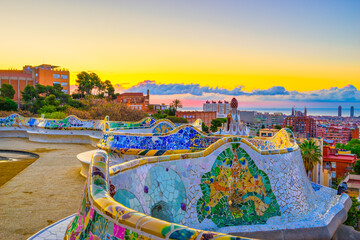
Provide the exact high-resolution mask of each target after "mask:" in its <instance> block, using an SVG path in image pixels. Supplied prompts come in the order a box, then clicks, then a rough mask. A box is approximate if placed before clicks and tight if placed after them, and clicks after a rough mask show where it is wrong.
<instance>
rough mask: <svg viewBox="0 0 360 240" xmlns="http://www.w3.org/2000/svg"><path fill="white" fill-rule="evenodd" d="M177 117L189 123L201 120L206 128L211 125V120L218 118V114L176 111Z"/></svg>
mask: <svg viewBox="0 0 360 240" xmlns="http://www.w3.org/2000/svg"><path fill="white" fill-rule="evenodd" d="M175 116H177V117H182V118H186V119H187V120H188V122H189V123H193V122H195V121H196V120H197V119H201V120H202V121H203V122H204V123H205V125H206V126H208V127H209V126H210V125H211V120H213V119H215V118H216V112H215V111H213V112H203V111H176V113H175Z"/></svg>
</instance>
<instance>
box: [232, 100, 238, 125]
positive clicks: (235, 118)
mask: <svg viewBox="0 0 360 240" xmlns="http://www.w3.org/2000/svg"><path fill="white" fill-rule="evenodd" d="M230 106H231V114H232V115H233V120H234V121H235V120H238V119H237V108H238V106H239V103H238V101H237V100H236V98H233V99H231V102H230Z"/></svg>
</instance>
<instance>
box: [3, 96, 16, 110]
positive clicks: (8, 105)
mask: <svg viewBox="0 0 360 240" xmlns="http://www.w3.org/2000/svg"><path fill="white" fill-rule="evenodd" d="M0 110H3V111H17V104H16V102H15V101H13V100H12V99H11V98H8V97H5V98H4V97H0Z"/></svg>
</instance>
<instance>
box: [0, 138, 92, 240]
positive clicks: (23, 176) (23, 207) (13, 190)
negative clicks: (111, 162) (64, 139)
mask: <svg viewBox="0 0 360 240" xmlns="http://www.w3.org/2000/svg"><path fill="white" fill-rule="evenodd" d="M0 149H8V150H23V151H29V152H34V153H36V154H38V155H40V157H39V159H38V160H36V161H35V162H33V163H32V164H31V165H30V166H28V167H27V168H25V169H24V170H23V171H21V172H20V173H19V174H18V175H16V176H15V177H14V178H12V179H11V180H10V181H8V182H7V183H5V184H4V185H3V186H1V187H0V239H8V240H12V239H27V238H28V237H30V236H31V235H33V234H34V233H36V232H38V231H39V230H41V229H42V228H44V227H46V226H48V225H50V224H52V223H54V222H56V221H58V220H60V219H62V218H65V217H67V216H69V215H71V214H73V213H75V212H76V211H77V210H78V208H79V206H80V200H81V197H82V190H83V187H84V183H85V178H84V177H82V176H81V175H80V173H79V172H80V169H81V164H80V162H79V161H78V160H77V159H76V155H77V154H79V153H81V152H85V151H89V150H92V149H95V148H94V147H92V146H90V145H88V144H57V143H56V144H51V143H36V142H30V141H29V140H28V139H25V138H0ZM0 174H1V175H2V174H4V173H3V172H0Z"/></svg>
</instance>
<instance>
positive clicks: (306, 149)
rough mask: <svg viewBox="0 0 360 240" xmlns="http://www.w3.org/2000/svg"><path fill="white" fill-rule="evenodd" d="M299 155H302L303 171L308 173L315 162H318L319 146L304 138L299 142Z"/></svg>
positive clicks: (319, 156) (319, 155)
mask: <svg viewBox="0 0 360 240" xmlns="http://www.w3.org/2000/svg"><path fill="white" fill-rule="evenodd" d="M300 149H301V155H302V157H303V161H304V166H305V171H306V173H307V174H308V175H309V173H310V172H311V171H312V170H313V168H314V166H315V165H316V163H319V162H320V158H321V151H320V146H317V145H316V143H315V141H314V140H311V139H310V140H309V141H307V140H305V141H304V142H303V143H302V144H300Z"/></svg>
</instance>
